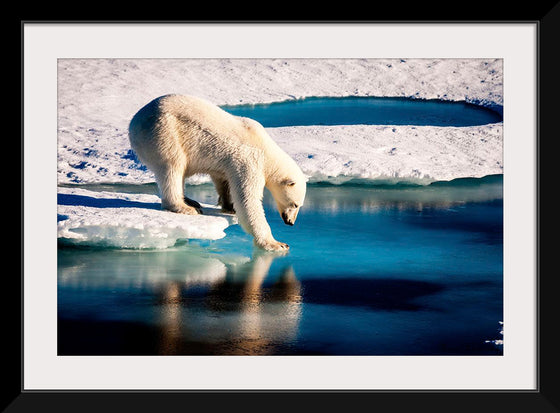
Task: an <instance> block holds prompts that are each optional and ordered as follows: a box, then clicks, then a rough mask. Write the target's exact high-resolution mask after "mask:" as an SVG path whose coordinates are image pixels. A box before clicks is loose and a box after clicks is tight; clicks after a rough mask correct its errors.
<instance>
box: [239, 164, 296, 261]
mask: <svg viewBox="0 0 560 413" xmlns="http://www.w3.org/2000/svg"><path fill="white" fill-rule="evenodd" d="M264 183H265V180H264V176H262V174H259V173H255V171H247V174H244V173H240V174H237V175H235V176H233V177H231V178H230V182H229V188H230V193H231V197H232V201H233V206H234V208H235V213H236V215H237V219H238V220H239V224H240V225H241V227H242V228H243V229H244V230H245V231H246V232H248V233H249V234H251V235H252V236H253V238H254V243H255V245H256V246H257V247H259V248H262V249H264V250H267V251H287V250H288V249H289V248H290V247H289V246H288V244H286V243H284V242H279V241H276V240H275V239H274V237H273V236H272V231H271V230H270V226H269V225H268V222H267V220H266V216H265V213H264V208H263V205H262V198H263V191H264Z"/></svg>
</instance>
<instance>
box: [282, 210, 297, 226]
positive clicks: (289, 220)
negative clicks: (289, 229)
mask: <svg viewBox="0 0 560 413" xmlns="http://www.w3.org/2000/svg"><path fill="white" fill-rule="evenodd" d="M282 220H284V224H286V225H290V226H292V225H294V221H295V219H294V218H290V217H289V216H288V214H287V213H285V212H282Z"/></svg>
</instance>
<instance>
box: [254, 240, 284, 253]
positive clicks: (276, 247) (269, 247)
mask: <svg viewBox="0 0 560 413" xmlns="http://www.w3.org/2000/svg"><path fill="white" fill-rule="evenodd" d="M259 247H260V248H262V249H264V250H266V251H288V250H289V249H290V247H289V246H288V244H286V243H284V242H278V241H276V240H272V241H268V242H264V243H263V244H261V245H259Z"/></svg>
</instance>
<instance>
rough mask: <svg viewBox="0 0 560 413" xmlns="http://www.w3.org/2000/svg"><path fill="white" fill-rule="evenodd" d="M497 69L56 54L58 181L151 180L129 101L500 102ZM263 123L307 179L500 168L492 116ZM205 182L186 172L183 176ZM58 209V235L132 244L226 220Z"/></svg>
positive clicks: (207, 233)
mask: <svg viewBox="0 0 560 413" xmlns="http://www.w3.org/2000/svg"><path fill="white" fill-rule="evenodd" d="M502 71H503V67H502V60H501V59H60V60H59V61H58V161H57V164H58V182H59V184H73V183H74V184H87V183H126V184H143V183H147V182H153V181H154V178H153V174H152V173H151V172H150V171H149V170H147V169H146V168H145V167H144V166H143V165H142V164H140V163H139V162H138V160H137V159H136V157H135V155H134V153H133V152H132V151H131V149H130V144H129V141H128V134H127V128H128V123H129V121H130V119H131V117H132V116H133V115H134V114H135V113H136V111H137V110H138V109H139V108H140V107H142V106H143V105H145V104H146V103H147V102H149V101H150V100H152V99H154V98H155V97H157V96H161V95H164V94H168V93H180V94H192V95H196V96H199V97H202V98H206V99H208V100H210V101H212V102H214V103H215V104H218V105H225V104H229V105H232V104H247V103H266V102H275V101H284V100H290V99H301V98H305V97H310V96H380V97H382V96H391V97H410V98H418V99H442V100H454V101H467V102H471V103H475V104H479V105H483V106H487V107H492V108H501V107H502V105H503V93H502ZM268 131H269V133H270V135H271V136H272V138H273V139H275V140H276V141H277V142H278V144H279V145H280V146H281V147H282V148H283V149H284V150H285V151H286V152H287V153H288V154H290V155H291V156H292V157H293V158H294V159H295V160H296V162H298V164H299V165H300V166H301V168H302V170H303V171H304V173H306V174H307V175H308V176H309V178H310V181H311V182H313V181H321V180H328V181H330V182H332V183H342V182H345V181H347V180H352V179H367V180H375V179H377V180H383V181H384V182H392V181H411V182H416V183H429V182H432V181H435V180H450V179H454V178H459V177H481V176H485V175H489V174H500V173H502V168H503V164H502V143H503V129H502V123H497V124H491V125H484V126H476V127H464V128H455V127H430V126H422V127H420V126H416V127H414V126H391V125H383V126H367V125H345V126H302V127H282V128H269V129H268ZM208 180H209V179H208V177H206V176H195V177H192V178H189V181H188V182H189V183H191V184H196V183H201V182H208ZM68 191H69V189H68V188H62V187H60V189H59V193H60V194H62V195H63V196H66V197H67V196H69V195H75V196H77V195H81V194H79V193H77V192H75V193H73V194H72V193H69V192H68ZM72 191H78V189H72ZM90 192H91V191H90ZM84 196H89V197H91V198H98V197H99V196H101V195H99V194H89V195H84ZM102 196H106V194H105V195H102ZM112 196H115V194H112ZM127 196H130V195H127ZM138 196H139V198H138V199H135V200H134V202H140V203H145V204H148V205H152V204H153V205H155V204H156V203H159V198H157V197H156V196H151V197H150V198H149V199H147V198H145V197H146V195H140V194H139V195H138ZM67 199H68V198H67ZM111 199H112V198H111ZM131 202H132V201H131ZM59 216H65V217H67V218H66V219H63V220H61V221H59V237H64V238H67V239H73V240H75V241H77V242H80V241H81V242H86V241H87V242H95V241H97V240H99V241H100V242H101V240H102V242H109V243H111V242H114V243H115V244H118V246H128V247H133V248H139V247H163V246H168V245H173V243H174V240H177V239H181V238H209V239H215V238H219V237H220V236H223V229H224V228H225V227H227V225H228V223H229V222H230V221H228V219H227V218H226V217H220V216H210V215H204V216H199V217H178V216H177V215H176V214H171V213H167V212H164V211H161V210H158V209H157V208H152V207H142V208H128V207H119V208H116V210H115V208H110V207H103V208H96V207H93V206H90V205H80V204H78V205H70V204H67V205H60V204H59ZM111 240H113V241H111Z"/></svg>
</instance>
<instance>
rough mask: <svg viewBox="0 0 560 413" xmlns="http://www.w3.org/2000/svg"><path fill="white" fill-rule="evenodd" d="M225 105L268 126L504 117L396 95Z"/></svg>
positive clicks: (482, 121)
mask: <svg viewBox="0 0 560 413" xmlns="http://www.w3.org/2000/svg"><path fill="white" fill-rule="evenodd" d="M222 108H223V109H224V110H226V111H228V112H230V113H232V114H234V115H237V116H245V117H249V118H252V119H255V120H257V121H259V122H260V123H261V124H262V125H263V126H264V127H265V128H266V127H279V126H306V125H357V124H363V125H416V126H457V127H458V126H475V125H486V124H488V123H496V122H501V121H502V115H501V107H496V108H495V109H496V110H494V109H490V108H486V107H483V106H480V105H475V104H471V103H468V102H461V101H460V102H455V101H445V100H436V99H430V100H426V99H409V98H395V97H364V96H360V97H358V96H351V97H310V98H306V99H295V100H289V101H284V102H274V103H268V104H255V105H231V106H222Z"/></svg>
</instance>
